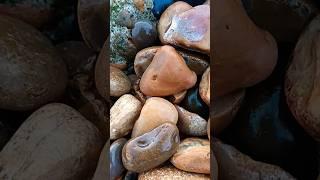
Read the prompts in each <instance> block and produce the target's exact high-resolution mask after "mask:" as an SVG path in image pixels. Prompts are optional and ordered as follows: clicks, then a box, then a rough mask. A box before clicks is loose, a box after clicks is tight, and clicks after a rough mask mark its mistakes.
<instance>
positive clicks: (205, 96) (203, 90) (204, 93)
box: [199, 67, 211, 106]
mask: <svg viewBox="0 0 320 180" xmlns="http://www.w3.org/2000/svg"><path fill="white" fill-rule="evenodd" d="M210 89H211V86H210V67H208V68H207V70H206V71H205V72H204V73H203V75H202V79H201V81H200V84H199V94H200V96H201V98H202V100H203V101H204V102H205V103H206V104H207V105H208V106H210Z"/></svg>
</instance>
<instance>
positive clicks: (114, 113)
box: [110, 94, 142, 140]
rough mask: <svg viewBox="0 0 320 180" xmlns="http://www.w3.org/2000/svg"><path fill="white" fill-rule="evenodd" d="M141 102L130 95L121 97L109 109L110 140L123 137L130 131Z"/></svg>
mask: <svg viewBox="0 0 320 180" xmlns="http://www.w3.org/2000/svg"><path fill="white" fill-rule="evenodd" d="M141 108H142V105H141V102H140V101H139V100H138V99H137V98H135V97H134V96H132V95H131V94H125V95H123V96H121V97H120V98H119V99H118V100H117V101H116V102H115V104H114V105H113V106H112V107H111V109H110V139H111V140H114V139H118V138H120V137H123V136H125V135H127V134H129V132H130V131H131V130H132V128H133V125H134V122H135V121H136V119H137V118H138V116H139V113H140V111H141Z"/></svg>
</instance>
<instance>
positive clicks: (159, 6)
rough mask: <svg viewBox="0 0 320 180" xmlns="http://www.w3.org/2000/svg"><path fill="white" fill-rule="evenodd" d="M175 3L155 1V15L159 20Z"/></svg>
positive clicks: (164, 0) (167, 0) (153, 9)
mask: <svg viewBox="0 0 320 180" xmlns="http://www.w3.org/2000/svg"><path fill="white" fill-rule="evenodd" d="M173 3H174V0H153V8H152V13H153V15H154V16H155V17H156V18H157V19H159V18H160V16H161V14H162V13H163V12H164V10H166V9H167V8H168V7H169V6H170V5H171V4H173Z"/></svg>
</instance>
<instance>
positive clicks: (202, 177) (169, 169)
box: [139, 165, 210, 180]
mask: <svg viewBox="0 0 320 180" xmlns="http://www.w3.org/2000/svg"><path fill="white" fill-rule="evenodd" d="M167 179H175V180H189V179H192V180H210V176H208V175H206V174H198V173H190V172H185V171H182V170H179V169H177V168H175V167H174V166H171V165H169V166H164V167H159V168H155V169H152V170H150V171H147V172H143V173H141V174H139V180H167Z"/></svg>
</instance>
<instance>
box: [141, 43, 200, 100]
mask: <svg viewBox="0 0 320 180" xmlns="http://www.w3.org/2000/svg"><path fill="white" fill-rule="evenodd" d="M196 81H197V76H196V74H195V73H194V72H193V71H191V70H190V69H189V68H188V66H187V65H186V63H185V62H184V60H183V58H182V57H181V56H180V55H179V54H178V53H177V52H176V50H175V49H174V48H173V47H171V46H162V47H161V48H160V49H159V50H158V51H157V53H156V55H155V56H154V58H153V60H152V62H151V64H150V65H149V66H148V68H147V70H146V71H145V72H144V73H143V75H142V77H141V81H140V90H141V91H142V92H143V93H144V94H145V95H147V96H168V95H172V94H175V93H178V92H181V91H183V90H187V89H189V88H191V87H193V86H194V85H195V83H196Z"/></svg>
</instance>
